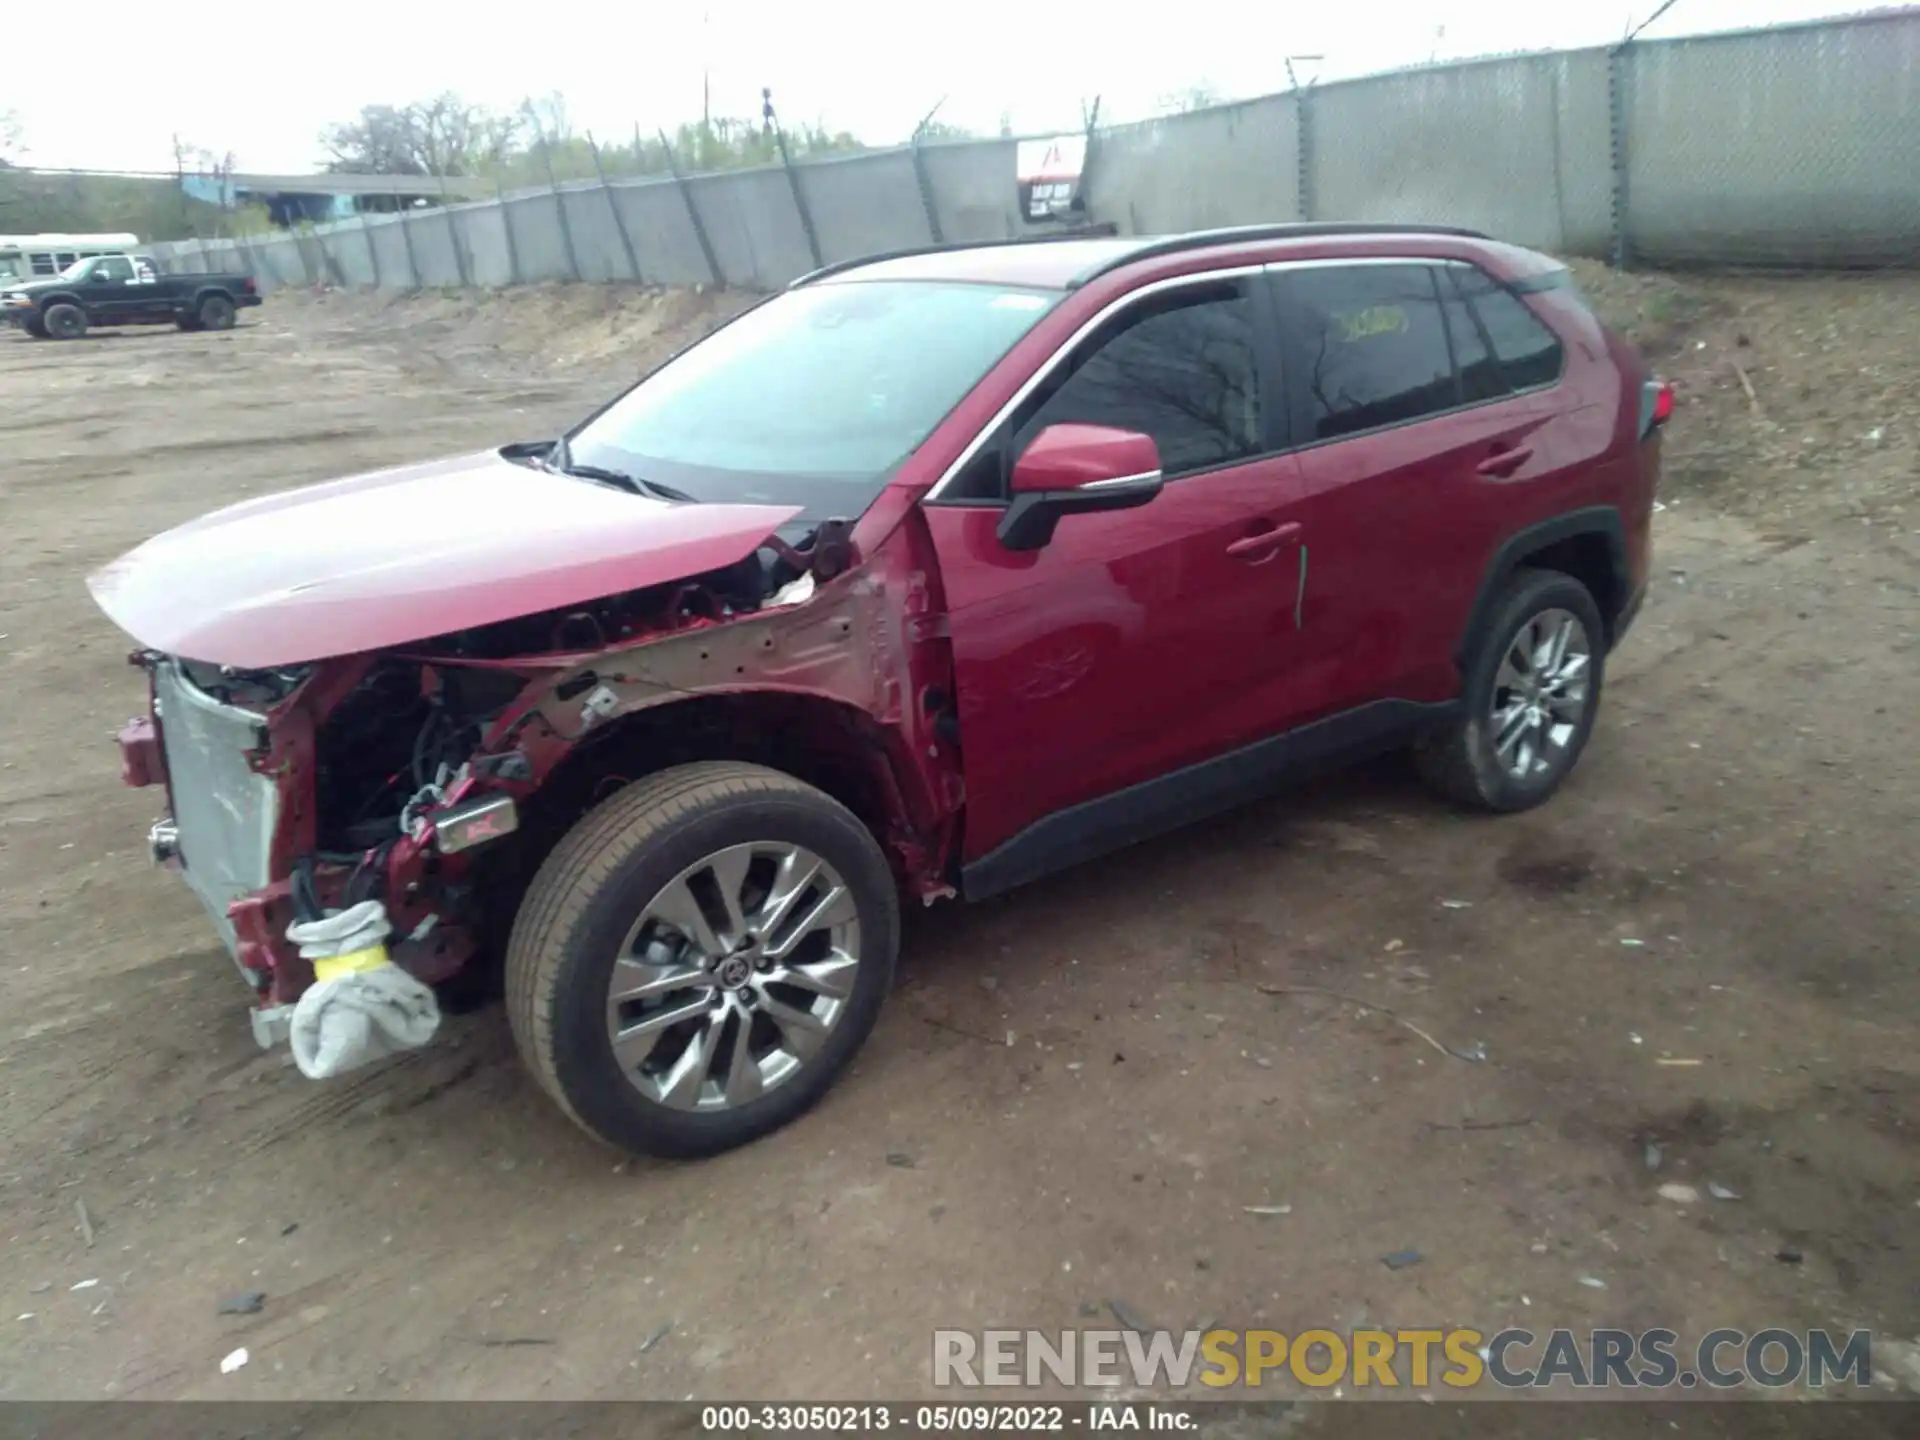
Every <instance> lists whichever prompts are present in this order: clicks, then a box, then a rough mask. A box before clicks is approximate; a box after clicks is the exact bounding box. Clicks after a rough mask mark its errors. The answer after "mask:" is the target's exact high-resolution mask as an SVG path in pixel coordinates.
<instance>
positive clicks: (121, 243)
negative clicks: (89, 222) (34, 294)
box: [0, 234, 140, 285]
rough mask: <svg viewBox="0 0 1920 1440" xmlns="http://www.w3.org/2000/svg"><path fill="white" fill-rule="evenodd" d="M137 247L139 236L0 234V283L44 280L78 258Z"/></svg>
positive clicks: (119, 253) (115, 253) (122, 253)
mask: <svg viewBox="0 0 1920 1440" xmlns="http://www.w3.org/2000/svg"><path fill="white" fill-rule="evenodd" d="M139 248H140V237H139V236H138V235H126V234H120V235H0V285H4V284H6V283H7V282H8V281H10V280H13V281H17V280H41V279H45V278H46V277H47V276H49V275H58V274H59V273H60V272H61V271H62V270H64V269H66V268H67V267H68V266H69V265H71V264H73V263H74V262H75V261H78V260H85V259H88V258H89V257H91V256H94V255H124V254H126V253H127V252H128V251H129V250H137V249H139Z"/></svg>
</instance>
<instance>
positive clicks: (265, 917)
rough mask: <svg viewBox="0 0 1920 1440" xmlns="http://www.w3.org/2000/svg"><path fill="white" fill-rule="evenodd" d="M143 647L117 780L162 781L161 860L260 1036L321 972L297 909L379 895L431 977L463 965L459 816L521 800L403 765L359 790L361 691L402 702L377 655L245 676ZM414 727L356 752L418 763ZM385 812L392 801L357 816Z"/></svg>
mask: <svg viewBox="0 0 1920 1440" xmlns="http://www.w3.org/2000/svg"><path fill="white" fill-rule="evenodd" d="M133 658H134V659H135V660H136V661H137V662H138V663H140V664H142V665H144V666H145V667H146V668H147V670H148V673H149V676H150V684H151V692H152V708H151V713H150V715H149V716H147V717H143V718H139V719H135V720H133V721H130V722H129V723H128V724H127V726H126V727H125V728H123V729H122V731H121V732H120V751H121V775H122V778H123V779H125V780H126V781H127V783H128V784H130V785H135V786H146V785H156V784H159V785H164V786H165V787H166V789H167V793H168V809H167V813H166V814H164V815H163V816H161V818H160V819H159V820H157V821H156V822H155V824H154V826H153V829H152V831H151V832H150V836H149V845H150V849H151V852H152V857H153V859H154V861H155V862H156V863H157V864H160V865H163V866H165V867H166V868H168V869H171V870H173V871H175V872H176V873H178V874H179V876H180V877H181V879H182V880H184V881H185V882H186V884H187V887H188V888H189V889H190V890H192V891H193V893H194V895H195V896H196V897H197V898H198V899H199V900H200V902H201V904H202V905H203V906H205V908H206V910H207V914H208V916H209V918H210V919H211V920H212V922H213V926H214V929H215V931H216V933H217V934H218V935H219V936H220V939H221V941H222V943H223V944H224V945H225V946H226V949H227V951H228V953H229V954H230V955H232V957H233V959H234V961H235V963H236V964H237V965H238V967H239V970H240V973H241V975H242V977H243V978H244V979H245V980H246V982H247V984H248V986H249V988H251V989H252V990H253V992H254V994H255V996H256V998H257V1001H258V1008H257V1009H256V1011H255V1014H254V1031H255V1036H256V1038H258V1039H259V1040H260V1042H261V1043H262V1044H263V1045H268V1044H275V1043H278V1042H279V1041H281V1040H282V1039H284V1038H285V1037H286V1034H287V1031H288V1028H289V1026H290V1025H291V1023H292V1020H293V1006H294V1005H295V1003H296V1002H297V1001H298V1000H299V999H300V997H301V996H302V995H303V994H304V993H306V991H307V990H308V988H309V987H310V986H311V985H312V984H313V981H314V962H313V960H312V959H311V958H310V956H307V955H303V953H302V950H301V947H300V946H299V945H298V944H296V943H295V941H294V939H293V938H291V937H290V935H289V931H290V930H295V927H296V926H297V925H299V924H300V923H301V922H303V921H304V922H311V921H313V920H315V919H317V918H319V917H320V916H322V915H325V914H328V913H330V912H333V911H337V910H340V909H343V908H346V907H349V906H352V905H355V904H364V903H366V902H368V901H370V900H375V899H379V900H381V901H383V902H384V903H385V906H386V909H387V911H388V912H389V916H390V922H391V924H392V926H393V928H394V929H395V931H396V932H397V934H398V937H399V940H398V943H397V945H396V946H395V959H396V961H397V962H398V963H400V964H401V965H402V967H403V968H404V969H405V970H406V971H407V972H408V973H409V974H411V975H413V976H414V977H415V978H417V979H419V980H422V981H426V982H429V983H431V982H434V981H438V980H440V979H443V978H445V977H447V976H449V975H451V974H452V973H453V972H454V971H455V970H457V969H458V968H459V967H460V966H461V965H462V964H464V963H465V961H466V960H467V959H468V958H469V956H470V955H471V954H472V952H473V950H474V948H475V946H474V942H473V940H472V938H471V935H470V933H469V931H468V930H467V929H466V928H465V927H464V926H463V925H462V924H459V923H448V921H449V918H450V917H449V914H447V913H443V912H450V911H453V910H455V909H457V902H458V901H459V900H460V899H461V898H462V897H463V892H462V891H461V889H460V886H459V884H458V881H459V879H460V876H461V873H462V872H463V870H464V868H465V867H464V865H463V864H462V863H460V862H459V861H458V860H454V859H451V857H454V856H457V855H458V851H459V848H460V847H461V846H462V844H463V842H464V841H466V840H467V839H468V838H469V836H470V833H471V832H472V828H473V827H471V826H470V825H469V826H467V827H466V828H463V826H462V820H463V817H464V816H466V815H467V814H468V813H469V812H472V811H474V810H476V809H479V810H481V811H484V812H485V820H486V826H487V829H486V833H487V834H489V835H504V834H507V833H510V831H511V828H512V815H511V811H512V804H511V801H510V800H506V799H505V798H504V797H493V798H492V799H491V800H490V801H488V802H486V803H483V804H482V805H480V806H478V807H476V806H475V805H474V804H473V803H471V801H472V797H470V796H469V795H467V794H465V793H464V791H463V792H462V793H459V794H454V793H452V792H453V791H454V790H456V789H458V788H461V787H456V786H454V785H453V784H451V782H450V780H449V778H448V777H447V776H446V775H445V774H441V775H440V776H439V777H438V778H439V779H440V780H441V782H442V783H440V784H439V785H437V786H436V785H429V786H426V787H419V786H411V785H409V783H408V782H409V779H410V776H409V775H408V774H406V773H401V772H400V771H397V772H395V773H393V774H392V775H391V777H390V778H389V777H384V776H383V777H382V782H381V783H379V784H378V785H377V787H374V788H371V790H370V792H369V788H368V787H367V786H365V785H364V784H362V785H361V788H359V789H357V790H356V789H355V788H354V785H355V784H356V783H357V782H358V779H359V776H360V775H361V774H362V773H363V771H364V766H362V767H360V768H356V766H355V759H356V757H355V755H354V752H355V751H356V750H357V749H359V748H360V747H362V746H363V745H365V744H366V741H367V737H366V736H365V735H364V734H362V733H360V732H359V731H357V730H356V729H355V728H354V721H355V715H356V704H357V706H358V709H359V710H360V711H363V712H364V711H365V710H366V709H368V708H369V707H372V708H375V709H378V710H380V711H381V712H382V714H383V715H384V714H386V713H387V712H388V711H389V710H390V708H391V707H392V706H393V705H394V703H395V701H394V682H393V680H392V679H391V678H390V677H387V676H376V674H375V672H376V671H378V670H379V669H380V666H379V664H378V662H375V661H372V660H369V659H366V658H359V659H351V660H342V661H334V662H329V663H327V664H324V665H320V666H315V667H306V668H303V669H298V670H293V671H285V672H273V673H266V672H255V673H242V672H236V671H234V670H232V669H230V668H224V669H223V668H221V667H215V666H208V665H199V664H195V663H193V662H190V661H184V660H180V659H177V658H174V657H172V656H164V655H157V654H154V653H152V652H141V653H139V654H137V655H135V656H134V657H133ZM407 678H411V679H412V680H413V683H414V684H416V685H417V684H418V683H419V680H418V677H417V676H411V677H407ZM414 698H415V699H420V703H421V704H422V705H426V704H427V702H426V701H425V700H424V699H421V698H420V697H419V696H417V695H416V696H415V697H414ZM409 718H410V717H409ZM420 740H421V736H420V734H419V732H418V731H417V730H415V731H410V732H406V733H405V734H403V735H402V736H401V738H400V739H399V740H398V741H397V742H395V741H392V740H390V741H389V742H388V744H389V747H390V748H389V751H388V752H387V753H379V752H378V751H376V752H375V753H373V754H371V755H370V756H363V757H360V758H364V759H370V760H372V761H373V762H374V763H375V764H376V765H377V764H383V763H384V764H390V763H392V760H393V752H392V749H391V747H392V746H394V745H395V744H396V743H397V744H398V745H399V746H400V747H402V748H408V749H410V750H411V754H410V755H409V756H408V758H409V759H410V760H413V761H416V762H422V763H424V758H423V756H422V753H421V747H420V743H419V742H420ZM404 769H405V767H404V766H403V767H401V771H404ZM343 772H346V773H345V776H344V778H342V777H343ZM329 782H334V783H333V788H332V792H331V793H329ZM423 790H424V791H425V792H426V793H424V794H423V793H422V791H423ZM463 802H464V803H463ZM375 809H379V810H382V811H384V813H383V814H379V815H372V814H365V813H361V812H364V811H372V810H375ZM453 918H454V919H456V920H457V919H458V918H462V917H453ZM295 933H298V932H297V931H296V932H295Z"/></svg>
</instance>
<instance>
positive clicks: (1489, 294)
mask: <svg viewBox="0 0 1920 1440" xmlns="http://www.w3.org/2000/svg"><path fill="white" fill-rule="evenodd" d="M1447 269H1448V271H1449V272H1450V276H1449V278H1450V279H1451V280H1452V281H1453V283H1454V284H1455V285H1456V286H1457V287H1458V291H1459V294H1461V295H1462V296H1464V297H1465V299H1466V301H1467V304H1468V306H1469V307H1470V309H1471V312H1472V316H1473V318H1474V319H1475V320H1477V321H1478V327H1479V332H1480V334H1481V335H1482V336H1483V337H1484V339H1485V343H1487V344H1488V345H1490V346H1491V348H1492V350H1493V354H1494V357H1495V358H1496V359H1497V360H1498V361H1499V365H1500V372H1501V374H1502V376H1503V377H1504V378H1505V380H1506V383H1507V386H1508V387H1509V388H1510V389H1514V390H1530V389H1532V388H1533V387H1534V386H1536V385H1551V384H1552V383H1553V382H1554V381H1555V380H1558V379H1559V378H1560V362H1561V358H1562V357H1561V345H1560V337H1559V336H1557V335H1555V334H1554V333H1553V331H1551V330H1549V329H1548V328H1547V327H1546V325H1545V324H1544V323H1542V322H1541V320H1540V319H1539V317H1538V316H1536V315H1535V314H1534V313H1533V312H1532V311H1531V310H1529V309H1528V308H1527V307H1526V305H1525V304H1524V303H1523V302H1522V301H1521V300H1520V298H1519V296H1517V295H1514V294H1513V293H1512V292H1511V291H1508V290H1506V289H1504V288H1502V287H1501V286H1499V285H1497V284H1495V283H1494V281H1493V279H1492V277H1491V276H1489V275H1488V274H1487V273H1486V271H1484V270H1481V269H1479V268H1478V267H1477V266H1472V265H1449V266H1448V267H1447ZM1461 370H1462V378H1463V379H1464V378H1465V370H1466V359H1465V356H1464V355H1463V356H1462V359H1461ZM1495 393H1498V392H1495ZM1467 398H1468V399H1476V398H1480V397H1477V396H1474V395H1473V394H1471V393H1469V395H1468V397H1467Z"/></svg>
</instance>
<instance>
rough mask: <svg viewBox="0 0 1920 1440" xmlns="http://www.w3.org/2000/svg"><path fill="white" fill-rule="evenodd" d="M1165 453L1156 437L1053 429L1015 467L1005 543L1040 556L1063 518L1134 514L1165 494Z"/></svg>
mask: <svg viewBox="0 0 1920 1440" xmlns="http://www.w3.org/2000/svg"><path fill="white" fill-rule="evenodd" d="M1161 484H1162V477H1161V474H1160V447H1159V446H1158V445H1156V444H1154V442H1153V437H1152V436H1151V435H1142V434H1140V433H1139V432H1138V431H1134V430H1116V429H1113V428H1112V427H1110V426H1106V425H1049V426H1048V427H1047V428H1046V429H1045V430H1042V431H1041V432H1040V433H1039V434H1038V435H1036V436H1034V437H1033V442H1032V443H1031V444H1030V445H1028V446H1027V448H1026V449H1025V450H1024V451H1022V452H1021V455H1020V458H1019V459H1018V460H1016V461H1014V463H1013V484H1012V489H1013V503H1012V504H1010V505H1009V506H1007V511H1006V514H1004V515H1002V516H1001V517H1000V529H999V536H1000V543H1001V544H1002V545H1004V546H1006V547H1007V549H1009V550H1038V549H1040V548H1041V547H1042V546H1044V545H1046V544H1047V543H1048V542H1049V541H1050V540H1052V539H1053V527H1054V526H1055V525H1056V524H1058V523H1059V521H1060V517H1061V516H1062V515H1078V514H1083V513H1088V512H1092V511H1102V510H1132V509H1134V508H1135V507H1137V506H1140V505H1144V504H1146V503H1147V502H1148V501H1149V500H1151V499H1153V497H1154V496H1156V495H1158V494H1159V493H1160V487H1161Z"/></svg>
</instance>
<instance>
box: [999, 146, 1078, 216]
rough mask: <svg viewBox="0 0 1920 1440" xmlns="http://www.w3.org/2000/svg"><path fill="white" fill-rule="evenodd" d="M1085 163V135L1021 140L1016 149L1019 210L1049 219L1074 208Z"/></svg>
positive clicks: (1026, 214) (1015, 164)
mask: <svg viewBox="0 0 1920 1440" xmlns="http://www.w3.org/2000/svg"><path fill="white" fill-rule="evenodd" d="M1086 164H1087V137H1086V136H1085V135H1055V136H1053V137H1052V138H1051V139H1047V140H1022V141H1021V142H1020V144H1019V148H1018V149H1017V150H1016V151H1015V153H1014V178H1015V180H1016V181H1017V182H1018V183H1019V187H1020V213H1021V214H1022V215H1024V216H1025V217H1026V218H1027V219H1028V220H1050V219H1055V218H1058V217H1060V216H1063V215H1065V214H1067V212H1068V211H1070V210H1071V209H1072V208H1073V200H1074V194H1075V192H1076V191H1077V190H1078V189H1079V185H1080V172H1081V171H1082V170H1084V169H1085V168H1086Z"/></svg>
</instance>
